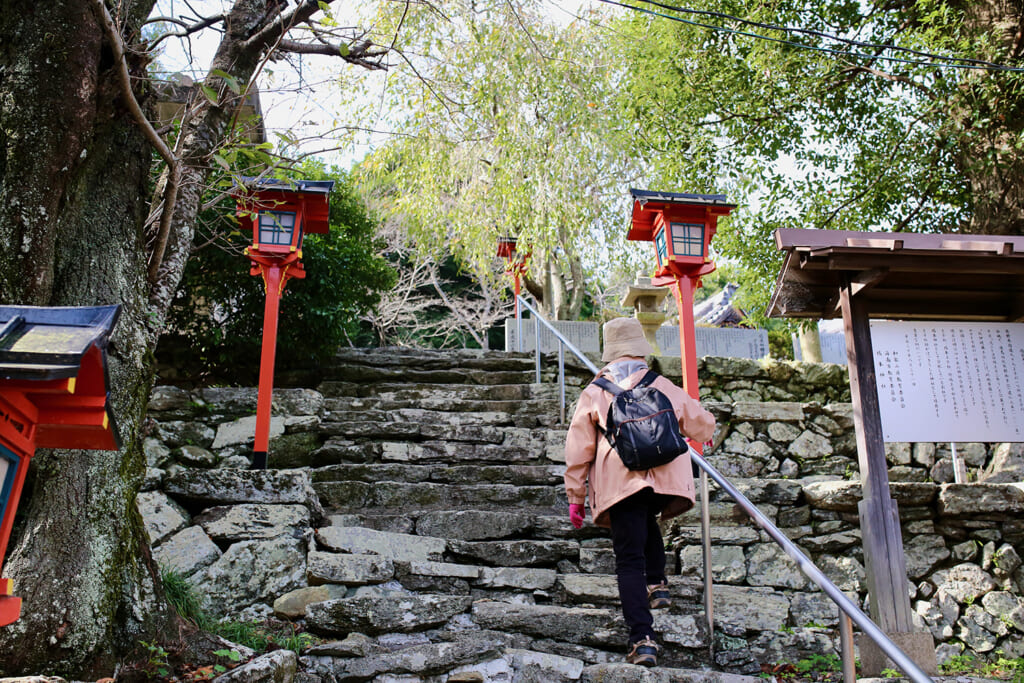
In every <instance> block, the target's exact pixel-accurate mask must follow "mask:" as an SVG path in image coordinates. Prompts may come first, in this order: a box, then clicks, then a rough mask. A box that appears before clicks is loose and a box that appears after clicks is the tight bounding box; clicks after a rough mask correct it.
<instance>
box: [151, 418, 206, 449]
mask: <svg viewBox="0 0 1024 683" xmlns="http://www.w3.org/2000/svg"><path fill="white" fill-rule="evenodd" d="M156 434H157V437H158V438H159V439H160V440H161V441H163V442H164V445H166V446H168V447H169V448H178V447H179V446H187V445H190V444H191V445H193V446H202V447H203V448H209V447H210V444H212V443H213V440H214V431H213V429H212V428H210V427H208V426H207V425H205V424H203V423H202V422H185V421H179V420H173V421H171V422H158V423H157V425H156Z"/></svg>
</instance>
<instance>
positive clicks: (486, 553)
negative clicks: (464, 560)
mask: <svg viewBox="0 0 1024 683" xmlns="http://www.w3.org/2000/svg"><path fill="white" fill-rule="evenodd" d="M448 547H449V549H450V550H451V552H452V554H454V555H455V556H457V557H468V558H471V559H473V560H476V561H479V562H481V563H483V564H488V565H493V566H499V567H534V566H538V565H555V564H556V563H558V562H559V561H560V560H566V559H567V560H571V561H575V560H578V559H579V551H580V546H579V544H578V543H576V542H573V541H451V542H449V544H448Z"/></svg>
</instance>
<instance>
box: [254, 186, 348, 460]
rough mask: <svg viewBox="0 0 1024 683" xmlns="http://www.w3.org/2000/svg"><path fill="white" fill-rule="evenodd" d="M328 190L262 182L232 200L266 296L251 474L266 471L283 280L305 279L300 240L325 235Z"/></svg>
mask: <svg viewBox="0 0 1024 683" xmlns="http://www.w3.org/2000/svg"><path fill="white" fill-rule="evenodd" d="M332 189H334V181H333V180H300V181H295V182H292V181H289V180H279V179H277V178H264V179H261V180H258V181H254V182H252V183H251V184H250V186H249V187H248V188H247V189H246V190H245V191H244V192H240V193H236V195H235V197H236V199H237V202H238V210H237V215H238V219H239V221H240V223H241V227H242V228H243V229H245V230H252V245H251V246H250V247H248V248H247V249H246V250H245V253H246V255H248V257H249V260H250V261H251V262H252V268H251V269H250V271H249V272H250V273H251V274H252V275H259V276H261V277H262V278H263V285H264V290H265V293H266V304H265V306H264V308H263V348H262V351H261V353H260V386H259V397H258V399H257V402H256V435H255V444H254V446H253V463H252V466H253V469H260V470H261V469H266V466H267V448H268V446H269V442H270V404H271V399H272V394H273V390H274V355H275V353H276V351H277V316H278V310H279V308H280V300H281V295H282V293H283V292H284V287H285V285H286V284H288V280H290V279H291V278H298V279H301V278H304V277H305V276H306V271H305V270H304V269H303V267H302V238H303V235H304V234H305V233H307V232H311V233H325V232H327V231H328V228H329V223H328V214H329V211H330V203H329V199H328V197H329V195H330V193H331V190H332Z"/></svg>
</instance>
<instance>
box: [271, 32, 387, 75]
mask: <svg viewBox="0 0 1024 683" xmlns="http://www.w3.org/2000/svg"><path fill="white" fill-rule="evenodd" d="M370 47H371V44H370V43H362V44H361V45H358V46H350V45H341V44H340V43H338V44H331V43H324V42H321V43H303V42H301V41H298V40H287V39H285V40H282V41H281V42H280V43H278V45H277V50H278V51H280V52H291V53H294V54H300V55H325V56H327V57H341V58H342V59H344V60H345V61H346V62H350V63H352V64H358V65H359V66H362V67H365V68H367V69H371V70H379V71H386V70H387V67H386V66H384V65H383V64H381V63H380V62H379V61H370V60H373V59H377V60H379V59H380V58H381V57H383V56H384V55H386V54H387V53H388V51H387V50H386V49H381V50H379V51H374V50H371V49H370Z"/></svg>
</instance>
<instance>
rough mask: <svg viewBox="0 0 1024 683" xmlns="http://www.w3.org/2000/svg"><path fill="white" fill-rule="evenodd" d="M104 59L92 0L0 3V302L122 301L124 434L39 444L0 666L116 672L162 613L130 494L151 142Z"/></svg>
mask: <svg viewBox="0 0 1024 683" xmlns="http://www.w3.org/2000/svg"><path fill="white" fill-rule="evenodd" d="M150 5H151V3H147V2H135V3H130V2H128V3H122V14H121V18H122V20H126V23H128V25H129V27H131V26H134V27H135V29H136V30H137V28H138V25H139V23H140V22H141V19H142V18H143V17H144V16H145V15H146V14H148V12H149V10H150ZM130 30H131V29H130V28H128V29H126V32H128V31H130ZM134 66H135V67H137V68H140V69H141V68H143V67H144V65H143V64H136V65H134ZM111 67H112V60H111V58H110V51H109V48H106V47H105V46H104V41H103V39H102V32H101V31H100V30H99V28H98V24H97V21H96V17H95V16H94V14H93V11H92V5H91V3H90V2H88V1H87V0H77V1H72V0H67V1H64V2H55V3H47V2H42V3H40V2H31V1H28V0H3V1H2V2H0V303H5V304H13V303H17V304H35V305H98V304H115V303H119V304H123V306H124V310H123V312H122V315H121V318H120V321H119V323H118V325H117V327H116V328H115V330H114V333H113V336H112V341H111V345H110V348H109V351H108V355H109V362H110V387H109V389H110V391H111V398H112V405H113V411H114V413H115V415H116V417H117V419H118V420H119V426H120V430H119V431H120V434H121V436H122V439H123V440H124V446H123V448H122V450H121V451H119V452H103V451H40V452H38V453H37V455H36V457H35V458H34V459H33V461H32V469H31V473H30V477H31V479H32V481H33V482H34V483H33V485H32V486H31V487H30V488H28V489H27V490H26V492H25V494H24V496H23V497H22V501H21V508H20V512H21V514H20V515H19V516H20V517H21V518H22V519H23V520H27V522H25V523H24V524H23V525H22V527H21V533H20V534H19V535H18V536H17V537H16V538H14V539H12V543H11V553H10V555H9V557H8V559H7V562H6V566H5V567H4V569H3V575H4V576H6V577H9V578H12V579H14V585H15V589H16V591H15V592H16V594H17V595H19V596H21V597H22V598H24V603H23V607H22V617H21V619H20V620H19V621H18V622H15V623H14V624H13V625H11V626H8V627H6V628H4V629H0V672H2V673H3V674H7V675H12V674H18V673H24V674H42V673H45V674H60V675H64V676H69V677H70V676H74V677H88V676H92V677H96V676H100V675H110V673H111V672H112V671H113V666H114V664H115V663H116V661H117V660H118V659H119V658H120V657H121V656H123V655H124V654H125V653H126V652H127V651H128V650H129V649H131V648H133V647H136V646H137V644H138V640H139V638H140V637H144V636H145V635H146V634H152V633H155V632H158V630H163V629H166V628H167V627H168V626H170V625H171V619H172V617H171V615H170V614H169V612H168V610H167V608H166V606H165V604H164V601H163V599H162V596H160V595H159V590H160V589H159V588H158V586H159V581H158V577H157V572H156V568H155V567H154V566H153V562H152V560H151V558H150V554H149V550H148V544H147V541H146V538H145V532H144V529H143V526H142V521H141V518H140V517H139V514H138V511H137V509H136V507H135V495H136V492H137V490H138V487H139V484H140V482H141V479H142V476H143V474H144V471H145V465H144V458H143V457H142V453H141V444H140V439H139V436H138V435H139V426H140V425H139V423H140V420H141V417H142V415H143V412H144V408H145V401H146V396H147V394H148V389H149V383H150V375H149V371H148V369H147V362H146V361H147V357H148V354H149V353H150V350H151V346H150V343H149V339H150V337H149V336H148V335H147V334H146V333H145V331H146V315H147V295H148V287H147V283H146V282H145V278H144V274H145V249H144V246H143V244H142V242H141V235H142V221H143V218H144V216H143V214H144V212H145V209H146V202H145V198H146V197H147V196H148V190H147V179H148V174H149V168H150V159H151V149H150V147H149V145H148V144H147V143H146V142H145V140H144V139H143V138H142V136H141V134H140V132H139V128H138V126H137V125H136V124H135V123H134V122H133V121H132V120H131V118H130V117H129V116H128V114H127V113H126V112H125V110H124V109H123V107H121V106H120V102H121V101H122V100H121V99H120V97H119V92H118V85H117V82H116V80H115V79H114V77H113V75H112V71H111ZM140 199H141V201H140Z"/></svg>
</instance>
